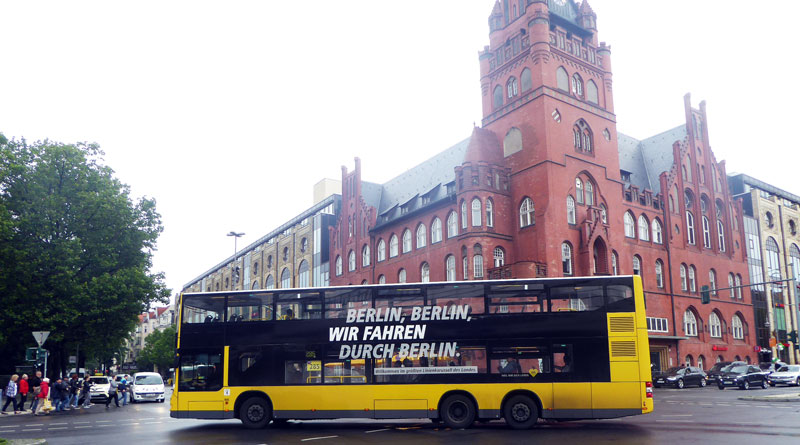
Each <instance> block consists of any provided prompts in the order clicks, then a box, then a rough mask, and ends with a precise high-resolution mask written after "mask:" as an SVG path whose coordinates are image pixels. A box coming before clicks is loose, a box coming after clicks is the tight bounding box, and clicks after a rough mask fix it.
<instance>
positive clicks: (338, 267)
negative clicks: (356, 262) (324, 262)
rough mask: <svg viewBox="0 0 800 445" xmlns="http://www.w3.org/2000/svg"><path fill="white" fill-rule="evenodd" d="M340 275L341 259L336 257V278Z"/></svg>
mask: <svg viewBox="0 0 800 445" xmlns="http://www.w3.org/2000/svg"><path fill="white" fill-rule="evenodd" d="M340 275H342V257H340V256H339V255H337V256H336V276H337V277H338V276H340Z"/></svg>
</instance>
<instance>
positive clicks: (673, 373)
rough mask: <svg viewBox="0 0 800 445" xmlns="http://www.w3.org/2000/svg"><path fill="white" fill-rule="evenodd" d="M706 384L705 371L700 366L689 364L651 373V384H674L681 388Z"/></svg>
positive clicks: (657, 385) (656, 385) (659, 385)
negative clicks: (684, 366)
mask: <svg viewBox="0 0 800 445" xmlns="http://www.w3.org/2000/svg"><path fill="white" fill-rule="evenodd" d="M689 385H697V386H701V387H702V386H706V373H705V372H703V370H702V369H700V368H695V367H694V366H689V367H686V368H669V369H668V370H667V371H666V372H656V373H654V374H653V386H655V387H656V388H660V387H662V386H674V387H676V388H678V389H682V388H684V387H685V386H689Z"/></svg>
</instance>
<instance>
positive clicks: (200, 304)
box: [181, 295, 225, 324]
mask: <svg viewBox="0 0 800 445" xmlns="http://www.w3.org/2000/svg"><path fill="white" fill-rule="evenodd" d="M224 311H225V296H224V295H194V296H185V297H184V298H183V315H182V317H181V321H182V323H183V324H188V323H215V322H220V321H222V320H223V315H224Z"/></svg>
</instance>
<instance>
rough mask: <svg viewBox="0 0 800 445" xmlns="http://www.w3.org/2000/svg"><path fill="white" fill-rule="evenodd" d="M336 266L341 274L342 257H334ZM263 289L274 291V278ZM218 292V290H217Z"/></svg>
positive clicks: (265, 283) (268, 280)
mask: <svg viewBox="0 0 800 445" xmlns="http://www.w3.org/2000/svg"><path fill="white" fill-rule="evenodd" d="M336 259H337V264H338V265H339V269H338V270H339V273H338V275H341V274H342V257H336ZM264 289H275V278H273V277H272V275H268V276H267V279H266V280H265V281H264ZM217 290H219V289H217Z"/></svg>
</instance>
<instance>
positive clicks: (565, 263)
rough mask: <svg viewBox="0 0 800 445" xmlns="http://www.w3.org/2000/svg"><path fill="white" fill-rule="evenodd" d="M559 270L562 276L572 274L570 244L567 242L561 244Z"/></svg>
mask: <svg viewBox="0 0 800 445" xmlns="http://www.w3.org/2000/svg"><path fill="white" fill-rule="evenodd" d="M561 272H563V273H564V276H569V275H572V246H570V245H569V243H562V244H561Z"/></svg>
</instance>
